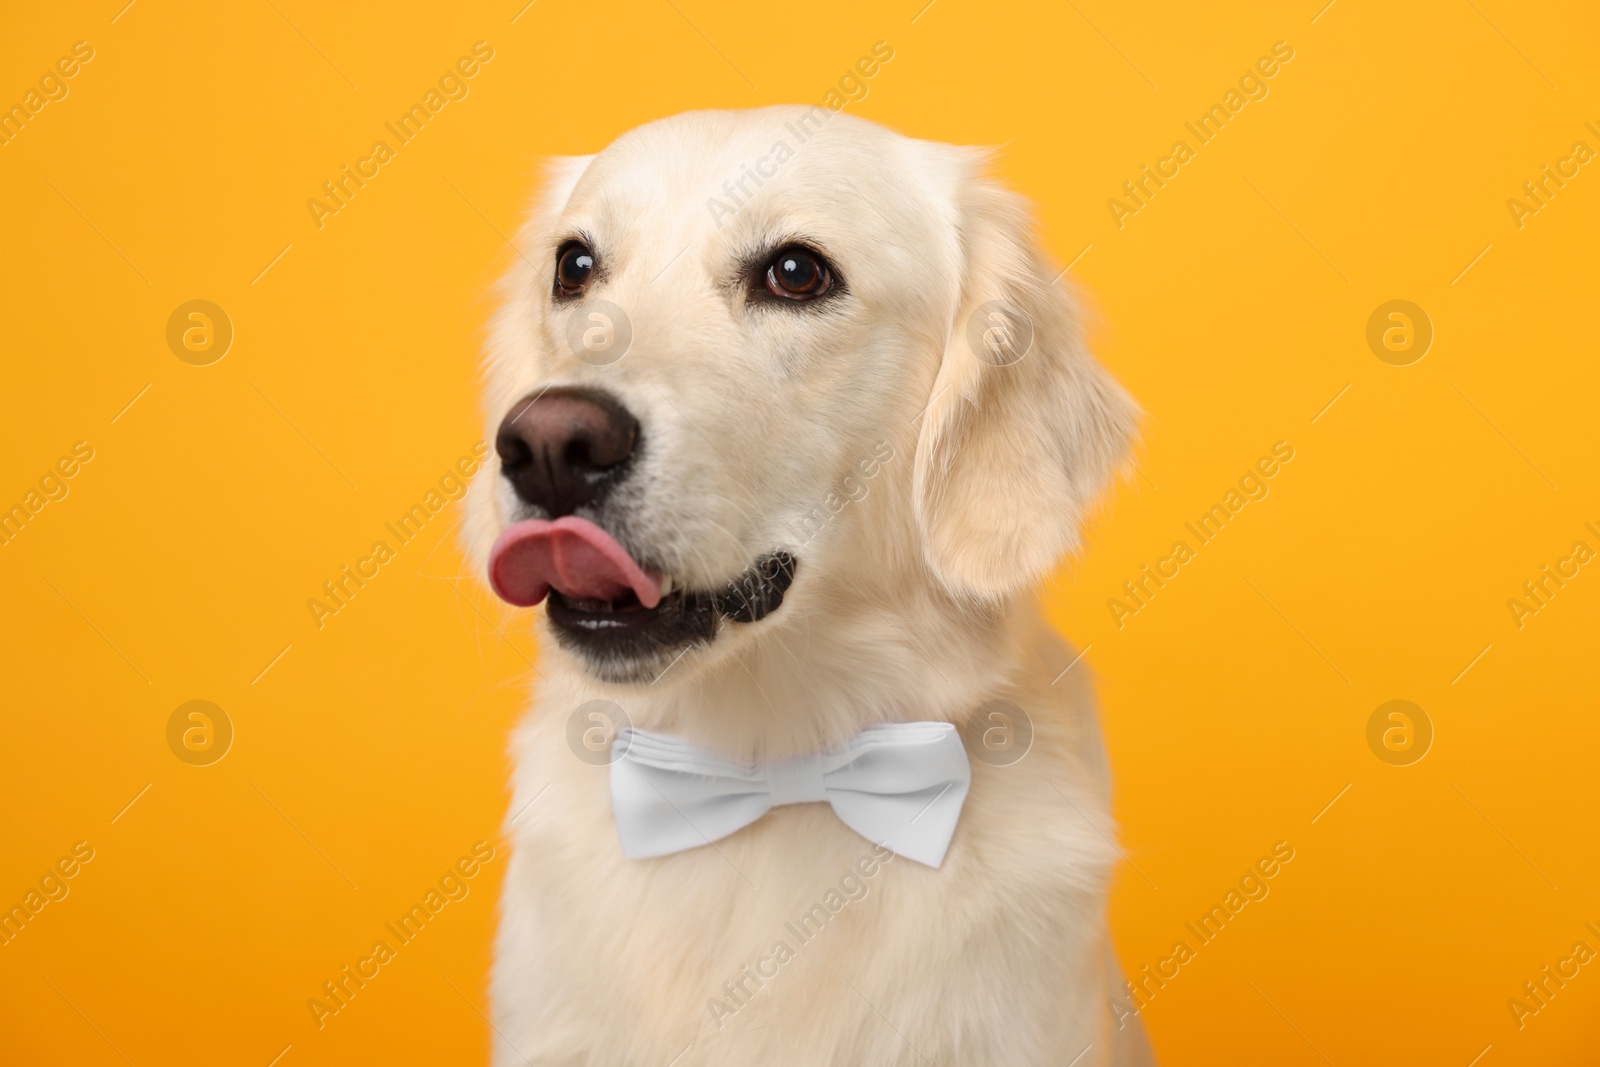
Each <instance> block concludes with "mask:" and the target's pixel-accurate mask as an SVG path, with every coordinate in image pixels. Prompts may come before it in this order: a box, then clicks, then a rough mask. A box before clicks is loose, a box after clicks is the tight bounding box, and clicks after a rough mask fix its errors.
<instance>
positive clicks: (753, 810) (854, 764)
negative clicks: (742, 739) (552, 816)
mask: <svg viewBox="0 0 1600 1067" xmlns="http://www.w3.org/2000/svg"><path fill="white" fill-rule="evenodd" d="M612 756H613V761H612V764H611V810H612V812H613V814H614V816H615V818H616V820H617V833H618V835H619V836H620V837H621V838H622V854H623V855H625V856H627V857H628V858H629V859H648V858H650V857H652V856H665V855H668V854H670V853H673V852H682V851H684V850H685V849H691V848H698V847H699V846H701V845H707V844H710V843H711V842H713V841H716V840H718V839H719V838H723V837H727V836H728V835H729V834H731V833H733V832H734V831H736V830H741V829H743V828H744V827H746V826H749V825H750V824H751V823H753V822H755V821H756V820H757V819H759V818H761V817H762V816H763V815H765V814H766V813H767V812H768V811H771V810H772V809H773V808H775V807H777V806H778V805H780V804H804V803H806V802H808V801H818V800H821V801H827V803H828V804H829V805H831V806H832V807H833V812H834V814H835V815H837V816H838V817H839V821H840V822H842V823H844V824H845V825H846V826H848V827H850V829H852V830H854V831H855V832H856V833H858V834H860V835H861V836H862V837H864V838H866V839H867V840H869V841H871V842H873V843H874V844H881V845H884V846H886V847H888V848H890V849H893V850H894V851H895V853H897V854H898V855H901V856H904V857H906V858H907V859H912V860H916V861H917V862H918V863H923V864H926V865H928V866H929V867H937V866H939V864H940V863H942V862H943V861H944V854H945V850H946V849H947V848H949V847H950V837H951V835H952V834H954V833H955V829H956V820H958V819H959V818H960V817H961V805H962V803H963V802H965V800H966V798H967V786H968V785H969V783H970V782H971V780H972V768H971V766H970V765H969V764H968V763H967V750H966V748H965V747H963V746H962V744H961V738H960V735H958V734H957V732H956V728H955V727H954V726H952V725H950V724H949V723H944V722H939V723H934V722H909V723H889V724H885V725H881V726H873V727H870V728H869V729H866V730H863V731H862V732H861V733H859V734H857V735H856V736H855V737H854V738H853V739H852V740H851V741H850V742H849V743H847V744H846V745H845V746H844V747H842V748H838V749H834V750H832V751H829V752H824V753H821V754H819V755H815V756H802V757H800V758H799V759H791V760H784V761H782V762H779V763H773V764H770V765H767V766H760V765H754V766H753V765H750V764H739V763H734V762H732V761H731V760H725V759H722V758H720V757H718V756H716V755H713V754H711V753H708V752H705V751H704V750H702V749H699V748H697V747H695V746H694V745H691V744H689V743H688V742H686V741H680V740H679V739H677V738H675V737H672V736H670V735H668V734H658V733H651V732H649V731H645V730H635V729H633V728H631V727H628V728H625V729H623V730H621V731H619V732H618V733H617V739H616V742H615V748H614V749H613V752H612Z"/></svg>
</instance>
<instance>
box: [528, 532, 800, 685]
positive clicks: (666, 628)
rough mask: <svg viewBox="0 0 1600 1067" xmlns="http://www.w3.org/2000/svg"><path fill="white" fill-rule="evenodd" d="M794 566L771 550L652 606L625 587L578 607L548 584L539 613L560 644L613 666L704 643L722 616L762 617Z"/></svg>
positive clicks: (778, 601)
mask: <svg viewBox="0 0 1600 1067" xmlns="http://www.w3.org/2000/svg"><path fill="white" fill-rule="evenodd" d="M797 566H798V561H797V560H796V559H795V558H794V556H792V555H790V554H789V553H787V552H781V551H780V552H773V553H770V554H768V555H766V556H763V557H761V558H760V559H758V560H757V561H756V562H755V563H754V564H752V565H751V566H750V567H749V568H748V569H746V570H745V572H744V573H743V574H741V575H739V576H738V577H737V578H735V579H734V580H733V581H731V582H729V583H728V584H727V585H725V586H723V587H722V588H720V589H717V590H715V591H706V590H693V589H676V590H673V591H672V592H671V593H668V594H667V595H666V596H664V597H662V598H661V602H660V603H659V604H657V605H656V606H655V607H653V608H646V607H644V606H643V605H641V604H640V603H639V602H638V600H637V599H636V598H635V597H634V596H633V595H632V594H631V593H630V594H628V595H627V596H626V597H624V598H623V599H621V600H618V601H616V602H613V603H612V604H611V605H609V606H607V607H605V608H602V609H600V610H583V609H580V607H579V606H578V604H577V603H576V602H574V601H573V600H572V599H571V598H569V597H566V596H563V595H562V594H561V593H560V592H559V591H557V590H554V589H552V590H550V595H549V597H548V599H547V601H546V608H545V613H546V616H547V617H548V618H549V620H550V624H551V626H552V627H553V628H554V630H555V634H556V639H557V640H558V641H559V642H560V643H561V644H562V646H563V647H566V648H569V649H572V650H574V651H579V652H582V653H584V654H586V655H588V656H589V657H591V658H593V659H596V660H599V661H601V662H602V663H604V664H606V665H609V666H611V667H613V668H615V667H618V666H619V665H621V664H627V663H631V662H638V661H644V660H652V659H655V658H657V657H659V656H661V655H662V654H663V653H674V652H678V651H681V650H682V649H683V648H684V647H686V646H689V645H694V644H710V643H711V641H713V640H714V639H715V638H716V635H717V630H718V628H719V627H720V626H721V624H722V622H723V621H724V620H726V621H728V622H739V623H752V622H757V621H759V620H761V619H764V618H766V617H767V616H768V615H771V614H772V613H773V612H774V611H777V610H778V608H779V607H780V606H781V605H782V604H783V597H784V594H785V593H786V592H787V591H788V589H789V586H790V585H791V584H792V583H793V581H794V575H795V570H796V568H797ZM585 607H587V608H594V607H595V605H594V604H593V603H592V602H589V603H587V604H586V605H585ZM607 673H616V672H615V671H608V672H607Z"/></svg>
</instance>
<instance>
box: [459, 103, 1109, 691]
mask: <svg viewBox="0 0 1600 1067" xmlns="http://www.w3.org/2000/svg"><path fill="white" fill-rule="evenodd" d="M986 158H987V157H986V155H985V153H983V152H981V151H978V150H974V149H968V148H958V147H953V146H949V145H941V144H935V143H931V142H925V141H915V140H911V139H908V138H905V137H901V136H898V135H896V134H893V133H890V132H888V131H887V130H884V129H882V128H880V127H878V126H876V125H874V124H872V123H869V122H866V121H863V120H860V119H856V118H853V117H850V116H845V115H839V114H834V113H833V112H829V111H826V110H824V109H822V108H803V107H782V108H768V109H764V110H759V111H749V112H700V113H692V114H685V115H679V116H677V117H674V118H670V119H666V120H663V121H660V122H655V123H652V124H650V125H647V126H644V127H641V128H639V129H637V130H634V131H632V132H631V133H628V134H626V135H625V136H623V137H621V138H620V139H618V140H617V141H616V142H615V143H613V144H612V145H611V146H609V147H608V148H606V149H605V150H604V151H602V152H600V153H599V154H598V155H594V156H587V157H582V158H570V159H561V160H557V161H555V162H554V163H552V165H551V166H550V169H549V176H548V181H547V184H546V187H545V189H544V191H543V194H542V196H541V198H540V200H539V202H538V205H537V207H536V208H535V211H534V213H533V215H532V217H531V218H530V220H529V222H528V223H527V225H526V227H525V228H524V229H523V231H522V234H521V237H520V240H519V242H518V252H519V254H518V257H517V259H516V260H515V262H514V266H513V269H512V270H511V272H510V274H509V276H508V277H507V279H506V281H505V283H504V285H505V293H504V295H505V302H504V305H503V307H502V309H501V311H500V313H499V315H498V317H497V319H496V322H495V326H494V330H493V336H492V339H491V345H490V358H489V379H490V386H489V395H488V405H489V417H490V419H491V432H492V433H493V435H494V440H495V447H496V450H497V452H498V454H499V465H498V469H497V470H495V469H494V467H493V466H492V465H491V470H492V471H493V472H494V473H493V474H492V476H488V477H482V478H479V479H478V480H477V482H476V483H475V484H474V486H473V493H472V496H473V502H472V505H471V510H472V514H471V516H470V521H469V531H470V533H469V536H468V540H469V543H470V546H471V548H472V550H473V554H474V556H475V557H476V559H477V560H478V561H479V562H480V564H482V565H484V566H486V567H487V570H488V573H489V575H490V579H491V583H492V584H493V586H494V588H495V589H496V591H497V592H498V593H499V594H500V595H501V596H502V597H503V598H505V599H506V600H508V601H509V602H511V603H513V604H519V605H532V604H536V603H538V602H539V601H540V600H545V601H546V602H547V604H548V607H547V609H546V615H547V618H548V621H549V625H550V628H551V630H552V631H553V632H554V635H555V637H556V639H557V642H558V644H559V645H560V647H561V648H563V649H565V650H566V651H567V652H568V653H570V654H571V655H572V656H574V657H575V658H576V660H577V661H578V662H579V663H580V664H581V665H582V666H583V667H584V668H586V669H587V670H588V671H589V672H590V673H591V674H593V675H595V676H596V677H598V678H600V679H603V680H606V681H610V682H626V683H648V682H650V681H652V680H653V679H655V678H657V677H658V676H659V675H660V674H661V672H663V671H664V670H665V669H666V668H667V667H668V666H669V665H672V664H675V663H676V662H677V661H678V660H679V659H683V660H684V661H685V663H684V665H683V666H682V667H678V668H677V669H676V671H675V678H677V677H691V676H692V675H693V672H694V669H695V664H696V663H700V664H702V665H703V664H704V663H708V662H712V661H714V659H715V658H716V656H717V655H718V654H719V650H726V649H729V648H737V647H738V646H739V643H740V642H743V641H753V640H758V639H759V634H760V633H761V632H762V631H763V630H767V629H771V628H774V627H782V626H783V625H784V624H785V616H786V614H787V615H790V616H792V615H794V614H795V612H794V608H793V607H792V606H791V607H790V610H789V611H788V612H785V610H784V603H785V599H786V598H787V599H788V600H789V602H790V605H793V604H794V603H795V602H796V601H797V600H801V599H805V598H806V597H807V596H808V595H809V596H810V597H811V599H810V600H809V601H807V603H808V604H809V605H810V607H809V608H808V611H807V613H806V625H808V626H813V627H814V626H816V625H818V619H817V615H818V614H819V613H821V614H823V615H825V614H826V610H827V607H826V605H827V604H828V603H829V597H834V598H837V597H838V596H841V595H848V593H849V591H850V590H851V589H852V588H854V589H865V588H867V587H869V586H877V585H881V584H882V583H893V584H894V585H896V586H898V587H900V588H905V589H915V590H919V591H920V592H922V593H923V594H925V595H926V596H927V597H929V598H932V599H934V600H937V601H938V602H940V603H942V604H945V605H947V606H948V607H949V608H950V609H951V610H954V611H961V610H968V609H971V608H973V607H981V606H983V605H991V606H992V605H995V604H997V603H1003V602H1004V601H1006V600H1007V599H1008V598H1010V597H1011V596H1012V595H1013V594H1015V593H1017V592H1018V591H1020V590H1022V589H1023V588H1025V587H1027V586H1029V585H1031V584H1032V583H1033V582H1035V581H1036V580H1037V579H1038V578H1040V577H1041V576H1042V575H1044V574H1045V573H1046V572H1047V571H1048V570H1049V569H1050V568H1051V567H1052V565H1053V564H1054V563H1055V562H1056V561H1057V559H1058V558H1059V557H1060V556H1061V555H1062V553H1064V552H1065V551H1067V550H1069V549H1070V548H1072V547H1073V545H1074V544H1075V543H1076V540H1077V527H1078V524H1079V522H1080V521H1081V520H1082V518H1083V517H1084V514H1085V511H1086V509H1087V508H1088V507H1089V506H1090V504H1091V502H1092V500H1093V498H1094V497H1095V496H1096V494H1097V493H1098V492H1099V490H1100V488H1101V487H1102V486H1103V484H1104V483H1105V482H1106V480H1107V478H1108V476H1109V475H1110V473H1111V472H1112V470H1113V468H1114V467H1115V466H1116V465H1117V464H1118V462H1119V461H1120V460H1121V458H1122V457H1123V455H1124V453H1125V450H1126V448H1127V446H1128V442H1129V438H1130V434H1131V433H1132V427H1133V422H1134V409H1133V406H1132V404H1131V403H1130V401H1129V400H1128V399H1127V397H1126V396H1125V394H1124V393H1123V392H1122V391H1121V390H1120V389H1119V388H1118V387H1117V385H1116V384H1115V383H1114V382H1113V381H1112V380H1111V379H1110V377H1109V376H1108V375H1107V374H1106V373H1105V372H1104V371H1103V370H1102V369H1101V368H1100V367H1099V365H1098V364H1096V363H1095V362H1094V361H1093V360H1092V358H1091V357H1090V356H1089V355H1088V354H1087V353H1086V352H1085V350H1084V349H1083V346H1082V343H1081V340H1080V334H1079V329H1078V325H1077V321H1076V313H1075V310H1074V308H1073V306H1072V304H1071V302H1070V299H1069V297H1068V295H1067V293H1066V291H1065V290H1064V288H1063V287H1062V286H1061V285H1060V284H1059V282H1060V279H1059V275H1058V273H1057V271H1056V270H1055V269H1054V268H1053V267H1051V266H1050V265H1049V264H1048V263H1047V262H1046V260H1045V258H1044V257H1043V256H1042V255H1041V254H1040V253H1039V251H1038V250H1037V249H1036V247H1035V245H1034V241H1033V237H1032V234H1031V223H1030V217H1029V213H1028V211H1027V208H1026V205H1025V204H1024V203H1023V202H1022V201H1021V200H1020V199H1019V198H1018V197H1017V196H1016V195H1014V194H1012V193H1009V192H1007V191H1005V190H1004V189H1002V188H1000V187H999V186H997V185H996V184H994V183H993V182H991V181H989V180H987V179H986V178H984V177H983V174H982V171H983V167H984V165H985V162H986ZM822 622H823V624H826V619H825V618H824V619H823V620H822Z"/></svg>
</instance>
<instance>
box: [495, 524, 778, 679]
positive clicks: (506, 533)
mask: <svg viewBox="0 0 1600 1067" xmlns="http://www.w3.org/2000/svg"><path fill="white" fill-rule="evenodd" d="M795 567H796V560H795V558H794V557H793V556H792V555H790V554H789V553H787V552H782V551H778V552H772V553H769V554H768V555H766V556H763V557H761V558H760V559H758V560H757V561H756V562H755V563H754V564H752V565H751V566H750V567H749V568H748V569H746V570H745V571H744V573H742V574H740V575H739V576H738V577H737V578H735V579H734V580H733V581H731V582H729V583H728V584H726V585H724V586H722V587H720V588H718V589H711V590H697V589H691V588H687V587H685V586H683V585H680V584H678V582H677V581H676V580H674V579H673V578H672V577H671V576H670V575H662V574H660V573H658V572H657V571H655V570H653V569H652V568H650V567H647V566H644V565H641V564H640V563H639V562H638V561H636V560H635V559H634V558H633V556H632V555H630V554H629V553H628V551H627V550H626V549H625V548H623V547H622V545H621V544H619V543H618V542H617V540H616V539H615V538H614V537H612V536H611V535H610V534H609V533H607V532H606V531H605V530H603V529H601V528H600V527H599V526H597V525H595V524H594V523H592V522H590V521H589V520H588V519H583V518H579V517H578V516H576V515H566V516H563V517H561V518H559V519H556V520H554V521H551V520H547V519H525V520H523V521H521V522H517V523H513V524H512V525H510V526H508V527H506V529H505V530H503V531H502V532H501V534H500V536H499V537H498V538H497V539H496V540H495V543H494V547H493V548H491V549H490V551H489V582H490V585H492V586H493V588H494V591H495V592H496V593H497V594H498V595H499V596H500V598H501V599H503V600H505V601H506V602H507V603H510V604H515V605H516V606H518V607H533V606H534V605H536V604H538V603H540V602H541V601H548V604H547V607H546V609H545V610H546V612H547V614H548V617H549V619H550V623H551V625H552V626H553V627H554V629H555V633H556V637H557V639H558V640H559V641H560V642H561V644H562V645H563V646H564V647H567V648H569V649H572V650H574V651H581V652H583V653H585V654H586V655H587V656H588V658H589V659H590V661H591V662H592V663H593V664H594V666H595V667H596V669H597V670H598V672H599V673H600V674H601V675H602V676H605V677H608V678H611V679H613V680H618V681H634V680H638V677H639V676H640V673H641V671H647V670H648V669H649V668H650V666H651V664H652V663H653V662H654V661H655V660H657V659H659V658H661V657H663V656H664V655H665V656H668V657H670V655H671V654H673V653H678V654H681V651H682V649H683V648H684V647H685V646H688V645H692V644H702V643H705V644H708V643H710V641H711V640H712V639H713V638H715V636H716V633H717V627H718V625H719V623H720V621H721V620H723V619H727V620H730V621H733V622H746V623H748V622H755V621H757V620H759V619H763V618H765V617H766V616H768V615H770V614H772V612H774V611H776V610H777V609H778V607H779V605H781V604H782V603H783V596H784V593H785V592H786V591H787V590H788V588H789V585H790V583H791V582H793V580H794V573H795Z"/></svg>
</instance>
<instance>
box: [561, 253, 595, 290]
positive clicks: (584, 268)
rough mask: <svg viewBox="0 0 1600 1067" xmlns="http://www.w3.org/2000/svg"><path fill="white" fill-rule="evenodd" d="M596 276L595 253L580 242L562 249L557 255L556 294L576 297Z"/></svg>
mask: <svg viewBox="0 0 1600 1067" xmlns="http://www.w3.org/2000/svg"><path fill="white" fill-rule="evenodd" d="M593 275H594V253H593V252H591V251H589V247H588V246H587V245H585V244H582V243H580V242H578V241H572V242H569V243H568V244H565V245H563V246H562V247H561V251H559V252H557V253H556V292H558V293H560V294H561V295H562V296H576V295H577V294H578V293H581V292H583V287H584V286H585V285H588V284H589V279H590V278H591V277H592V276H593Z"/></svg>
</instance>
